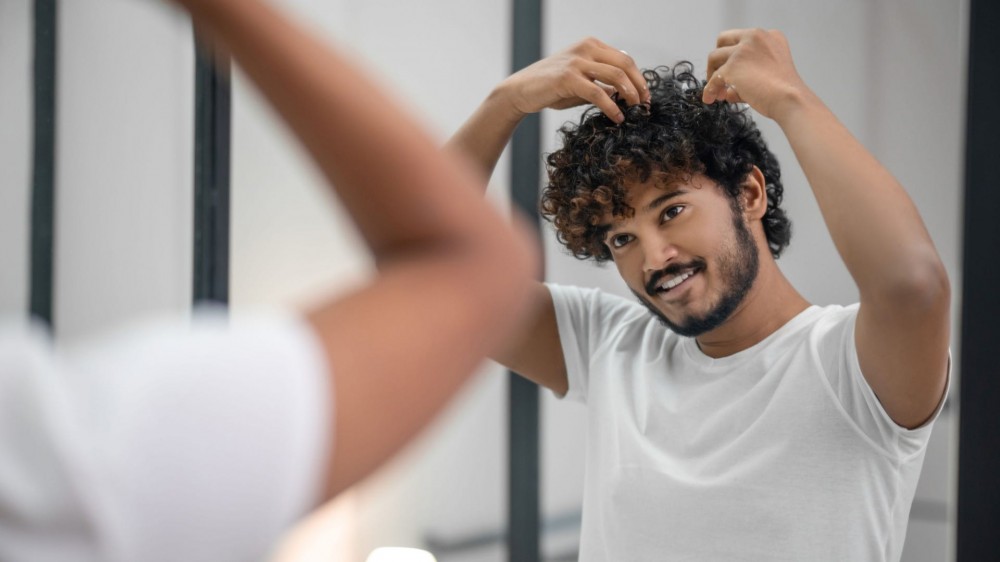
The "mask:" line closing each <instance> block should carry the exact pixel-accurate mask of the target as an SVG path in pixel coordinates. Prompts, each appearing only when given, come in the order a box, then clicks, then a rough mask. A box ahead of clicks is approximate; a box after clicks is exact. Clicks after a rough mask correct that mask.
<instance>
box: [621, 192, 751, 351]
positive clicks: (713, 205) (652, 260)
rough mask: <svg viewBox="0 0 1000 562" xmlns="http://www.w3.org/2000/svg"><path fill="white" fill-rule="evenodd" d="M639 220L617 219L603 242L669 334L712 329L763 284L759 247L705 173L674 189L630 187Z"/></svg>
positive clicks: (695, 334)
mask: <svg viewBox="0 0 1000 562" xmlns="http://www.w3.org/2000/svg"><path fill="white" fill-rule="evenodd" d="M628 191H629V194H628V204H629V205H630V206H631V207H632V208H633V209H635V214H634V215H633V216H632V217H630V218H628V219H615V220H612V219H611V217H608V221H609V222H608V224H610V229H609V231H608V233H607V236H606V237H605V243H606V244H607V246H608V248H610V249H611V254H612V256H613V257H614V260H615V265H616V266H617V267H618V272H619V273H620V274H621V276H622V278H623V279H624V280H625V283H626V284H627V285H628V286H629V288H630V289H631V290H632V292H633V293H634V294H635V295H636V297H638V298H639V301H640V302H642V303H643V304H644V305H646V307H647V308H649V310H650V312H652V313H653V314H655V315H656V316H657V317H659V318H660V320H662V321H663V322H664V323H665V324H666V325H667V326H668V327H669V328H670V329H671V330H673V331H674V332H676V333H678V334H680V335H682V336H688V337H694V336H698V335H701V334H704V333H706V332H708V331H711V330H713V329H715V328H717V327H719V326H720V325H722V323H723V322H725V321H726V320H727V319H728V318H729V317H730V316H731V315H732V313H733V312H734V311H735V310H736V309H737V308H738V307H739V305H740V303H742V302H743V299H744V298H745V297H746V295H747V293H748V292H749V290H750V287H751V286H752V285H753V282H754V280H755V279H756V278H757V271H758V266H759V259H758V255H757V246H756V244H755V242H754V239H753V236H752V234H751V233H750V230H749V228H748V227H747V225H746V223H745V221H744V218H743V216H742V214H741V213H739V212H738V211H736V210H735V209H734V208H733V205H732V203H731V201H732V200H731V199H730V198H729V197H728V196H726V194H725V193H723V191H722V188H720V187H719V186H717V185H716V184H715V182H713V181H712V180H711V179H709V178H708V177H706V176H704V175H694V176H691V177H690V178H689V179H687V180H684V181H682V182H680V183H673V184H670V185H669V186H666V187H664V186H662V185H658V184H656V183H655V182H654V181H652V180H651V181H649V182H646V183H634V184H631V185H629V187H628Z"/></svg>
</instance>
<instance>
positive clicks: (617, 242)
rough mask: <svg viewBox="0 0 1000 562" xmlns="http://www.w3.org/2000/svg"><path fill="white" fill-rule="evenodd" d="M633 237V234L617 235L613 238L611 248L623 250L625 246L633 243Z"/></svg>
mask: <svg viewBox="0 0 1000 562" xmlns="http://www.w3.org/2000/svg"><path fill="white" fill-rule="evenodd" d="M632 238H633V236H632V235H631V234H616V235H614V236H612V237H611V247H612V248H621V247H622V246H624V245H625V244H628V243H629V242H631V241H632Z"/></svg>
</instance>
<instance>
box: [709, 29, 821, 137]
mask: <svg viewBox="0 0 1000 562" xmlns="http://www.w3.org/2000/svg"><path fill="white" fill-rule="evenodd" d="M707 77H708V84H706V86H705V90H704V93H703V94H702V101H704V102H705V103H715V102H716V101H719V100H722V101H727V102H730V103H748V104H750V107H752V108H753V109H755V110H756V111H757V112H758V113H760V114H761V115H764V116H765V117H770V118H771V119H775V120H778V121H780V120H781V117H782V115H783V112H784V111H785V109H786V108H787V107H788V106H790V105H792V104H794V103H795V102H796V101H797V100H801V99H802V98H803V97H805V96H808V95H811V92H810V90H809V88H808V87H807V86H806V85H805V82H803V81H802V78H800V77H799V73H798V72H797V71H796V70H795V64H794V63H793V62H792V53H791V51H790V50H789V48H788V41H787V40H785V36H784V35H783V34H782V33H781V32H780V31H776V30H772V31H765V30H763V29H731V30H728V31H723V32H722V33H720V34H719V38H718V40H717V41H716V49H715V50H714V51H712V52H711V53H710V54H709V55H708V73H707Z"/></svg>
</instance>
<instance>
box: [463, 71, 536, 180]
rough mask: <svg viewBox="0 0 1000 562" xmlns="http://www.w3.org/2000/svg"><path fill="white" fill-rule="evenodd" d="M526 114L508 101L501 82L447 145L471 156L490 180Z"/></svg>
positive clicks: (475, 164) (473, 161) (478, 168)
mask: <svg viewBox="0 0 1000 562" xmlns="http://www.w3.org/2000/svg"><path fill="white" fill-rule="evenodd" d="M523 118H524V114H522V113H520V112H518V111H517V110H516V109H515V108H514V107H513V106H512V105H511V104H510V103H508V102H507V100H506V99H505V94H504V91H503V86H500V87H498V88H497V89H495V90H493V91H492V92H490V95H489V97H487V98H486V99H485V100H484V101H483V103H482V104H480V106H479V107H478V108H476V111H475V112H474V113H473V114H472V116H470V117H469V119H468V120H466V122H465V123H463V124H462V126H461V127H460V128H459V129H458V131H457V132H456V133H455V134H454V135H453V136H452V137H451V139H450V140H449V141H448V143H447V144H446V145H445V148H446V149H447V150H449V151H451V152H453V153H455V154H459V155H461V156H463V157H465V158H467V159H469V160H470V161H471V162H472V163H473V165H474V166H475V168H476V169H477V170H478V171H479V172H480V173H482V174H483V176H484V177H485V178H486V180H489V178H490V177H491V176H492V175H493V170H494V169H495V168H496V165H497V161H498V160H499V159H500V155H501V154H502V153H503V149H504V147H506V146H507V142H508V141H510V138H511V136H512V135H513V134H514V129H516V128H517V125H518V123H520V122H521V120H522V119H523Z"/></svg>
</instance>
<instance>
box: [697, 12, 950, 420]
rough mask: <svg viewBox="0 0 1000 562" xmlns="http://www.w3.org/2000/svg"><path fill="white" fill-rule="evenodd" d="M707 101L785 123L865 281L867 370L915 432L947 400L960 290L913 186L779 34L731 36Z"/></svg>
mask: <svg viewBox="0 0 1000 562" xmlns="http://www.w3.org/2000/svg"><path fill="white" fill-rule="evenodd" d="M708 76H709V82H708V86H707V87H706V88H705V93H704V101H705V102H706V103H713V102H715V101H716V100H720V99H721V100H726V101H731V102H746V103H748V104H750V106H751V107H753V108H754V109H756V110H757V111H758V112H760V113H761V114H763V115H765V116H767V117H770V118H772V119H774V120H775V121H776V122H777V123H778V125H779V126H781V128H782V130H783V131H784V133H785V135H786V136H787V137H788V141H789V143H790V144H791V146H792V149H793V150H794V151H795V155H796V157H797V158H798V161H799V164H800V165H801V166H802V169H803V171H804V172H805V174H806V177H807V178H808V180H809V185H810V186H811V187H812V190H813V193H814V195H815V197H816V200H817V202H818V203H819V207H820V210H821V211H822V213H823V219H824V221H825V222H826V225H827V228H828V229H829V231H830V235H831V237H832V238H833V241H834V244H835V245H836V247H837V251H838V252H839V253H840V256H841V258H842V259H843V260H844V263H845V264H846V265H847V269H848V270H849V271H850V273H851V276H852V277H853V278H854V281H855V282H856V283H857V285H858V289H859V292H860V295H861V305H860V310H859V312H858V320H857V328H856V344H857V350H858V358H859V361H860V363H861V370H862V372H863V373H864V375H865V378H866V379H867V380H868V383H869V385H870V386H871V387H872V389H873V390H874V391H875V394H876V395H877V396H878V398H879V401H880V402H881V403H882V406H883V407H884V408H885V410H886V412H887V413H888V414H889V415H890V416H891V417H892V419H893V420H894V421H895V422H896V423H897V424H899V425H901V426H904V427H908V428H913V427H917V426H919V425H921V424H922V423H923V422H924V421H926V420H927V419H928V417H930V415H931V414H932V413H933V411H934V409H935V408H936V407H937V405H938V404H939V402H940V401H941V398H942V395H943V392H944V387H945V384H946V378H947V369H948V365H947V363H948V341H949V306H950V299H951V297H950V288H949V282H948V276H947V273H946V271H945V269H944V266H943V265H942V263H941V260H940V258H939V257H938V254H937V251H936V250H935V248H934V244H933V242H932V241H931V239H930V236H929V235H928V233H927V230H926V228H925V227H924V224H923V221H922V220H921V218H920V215H919V214H918V213H917V209H916V207H915V206H914V204H913V202H912V201H911V200H910V197H909V196H908V195H907V193H906V191H905V190H904V189H903V187H902V186H901V185H900V184H899V183H898V182H897V181H896V179H895V178H893V176H892V174H890V173H889V171H888V170H886V169H885V168H884V167H883V166H882V165H881V164H879V162H878V161H877V160H876V159H875V157H874V156H872V154H871V153H869V152H868V151H867V150H865V148H864V147H863V146H862V145H861V143H859V142H858V141H857V140H856V139H855V138H854V137H853V136H852V135H851V133H850V132H849V131H848V130H847V129H846V128H845V127H844V126H843V125H842V124H841V123H840V122H839V121H838V120H837V118H836V117H835V116H834V115H833V113H831V112H830V110H829V109H827V107H826V106H825V105H824V104H823V102H822V101H820V100H819V98H818V97H817V96H816V95H815V94H814V93H813V92H812V91H811V90H810V89H809V88H808V87H807V86H806V85H805V84H804V83H803V81H802V80H801V78H800V77H799V76H798V73H797V72H796V70H795V67H794V65H793V63H792V58H791V54H790V51H789V48H788V44H787V42H786V40H785V38H784V36H783V35H782V34H781V33H779V32H777V31H764V30H759V29H755V30H731V31H726V32H723V33H722V34H721V35H720V36H719V38H718V43H717V48H716V50H715V51H713V52H712V54H711V55H710V56H709V59H708Z"/></svg>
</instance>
